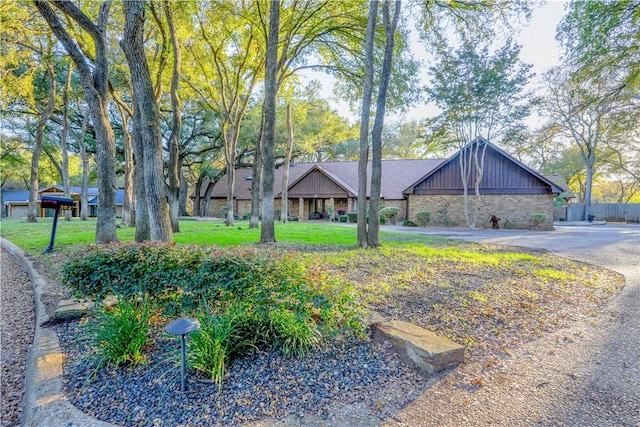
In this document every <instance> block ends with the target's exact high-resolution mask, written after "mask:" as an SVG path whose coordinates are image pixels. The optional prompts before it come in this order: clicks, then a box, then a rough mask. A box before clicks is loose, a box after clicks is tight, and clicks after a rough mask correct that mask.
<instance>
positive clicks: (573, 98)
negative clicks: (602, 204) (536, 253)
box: [540, 67, 638, 220]
mask: <svg viewBox="0 0 640 427" xmlns="http://www.w3.org/2000/svg"><path fill="white" fill-rule="evenodd" d="M544 84H545V87H546V89H547V95H546V96H545V97H544V98H543V99H542V101H541V104H540V109H541V114H542V115H543V116H544V117H546V118H547V119H548V120H549V121H550V122H551V123H553V124H554V125H555V126H557V127H558V129H559V132H560V133H561V134H562V135H563V136H564V137H565V138H567V139H569V140H570V141H572V143H574V144H575V146H576V147H577V148H578V149H579V150H580V156H581V158H582V161H583V163H584V166H585V168H586V176H585V183H584V204H585V208H584V218H583V219H585V220H586V219H587V218H588V216H589V215H590V211H591V193H592V187H593V178H594V172H595V168H596V166H597V157H598V154H599V153H600V151H601V149H602V144H603V142H604V141H607V140H612V139H613V138H614V137H615V136H614V135H615V131H614V129H615V125H614V124H615V123H616V122H617V121H618V120H617V119H618V118H620V117H621V116H622V115H623V114H627V113H629V112H636V111H637V110H638V105H637V104H638V102H637V100H636V99H635V98H634V97H633V95H632V94H633V93H632V92H631V91H630V90H629V89H630V88H629V87H627V88H625V89H621V90H612V87H613V86H615V85H616V84H617V83H616V82H615V81H610V80H609V79H608V78H607V76H597V77H594V78H586V76H585V75H584V74H572V73H571V72H570V70H567V69H566V68H562V67H556V68H553V69H551V70H549V71H548V72H546V73H545V75H544ZM636 114H637V113H636ZM610 125H613V126H612V128H613V129H607V128H608V127H610Z"/></svg>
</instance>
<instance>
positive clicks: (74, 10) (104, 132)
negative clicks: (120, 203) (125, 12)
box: [33, 1, 117, 243]
mask: <svg viewBox="0 0 640 427" xmlns="http://www.w3.org/2000/svg"><path fill="white" fill-rule="evenodd" d="M33 3H34V5H35V6H36V8H37V9H38V11H39V12H40V14H41V15H42V17H43V18H44V19H45V20H46V21H47V24H48V25H49V27H51V30H52V31H53V33H54V34H55V35H56V37H57V38H58V40H60V42H61V43H62V45H63V46H64V48H65V50H66V52H67V53H68V54H69V56H70V57H71V59H72V60H73V62H74V64H75V67H76V69H77V70H78V73H79V74H80V81H81V83H82V89H83V92H84V96H85V100H86V102H87V105H88V107H89V112H90V114H91V118H92V122H93V127H94V129H95V133H96V140H97V164H98V191H99V192H100V209H99V210H98V221H97V224H96V240H95V241H96V243H109V242H114V241H116V240H117V236H116V185H115V158H116V155H115V138H114V135H113V130H112V128H111V124H110V122H109V117H108V112H107V111H108V110H107V97H108V84H107V83H108V62H107V45H106V32H107V21H108V19H109V10H110V7H111V2H110V1H105V2H103V3H101V4H100V9H99V11H98V13H97V22H94V21H93V20H92V19H91V18H90V17H89V16H88V15H87V14H85V13H83V12H82V11H81V10H80V9H79V8H78V7H77V6H76V5H75V4H74V3H72V2H68V1H52V2H45V1H34V2H33ZM51 5H53V6H54V7H56V8H57V9H58V10H59V11H61V12H63V13H64V14H65V15H66V16H67V17H68V18H69V19H70V20H72V21H73V22H75V23H76V24H77V25H78V26H79V27H80V28H81V29H82V31H84V32H85V33H87V34H88V35H89V36H90V37H91V40H92V43H83V42H82V40H80V39H79V37H81V36H82V35H78V36H76V38H75V39H74V38H73V37H72V36H71V34H72V32H71V31H69V30H67V29H66V28H65V26H64V25H63V24H62V22H61V21H60V19H58V16H57V15H56V13H55V12H54V10H53V9H52V7H51ZM80 46H83V47H85V46H92V47H93V51H92V52H84V51H83V50H81V48H80Z"/></svg>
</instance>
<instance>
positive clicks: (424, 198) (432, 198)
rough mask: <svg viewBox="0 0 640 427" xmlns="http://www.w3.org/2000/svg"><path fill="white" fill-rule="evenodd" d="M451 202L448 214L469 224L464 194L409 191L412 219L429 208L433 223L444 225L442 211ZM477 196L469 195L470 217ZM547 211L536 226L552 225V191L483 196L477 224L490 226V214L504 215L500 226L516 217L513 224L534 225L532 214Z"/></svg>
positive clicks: (459, 224) (528, 227)
mask: <svg viewBox="0 0 640 427" xmlns="http://www.w3.org/2000/svg"><path fill="white" fill-rule="evenodd" d="M447 203H448V204H449V206H448V210H447V218H448V219H449V220H452V221H455V222H457V225H458V226H462V227H464V226H466V224H467V223H466V221H465V218H464V197H463V196H462V195H435V194H429V195H416V194H411V195H409V219H411V220H415V215H416V212H420V211H430V212H431V224H430V225H433V226H439V225H443V224H442V221H443V219H444V217H443V214H442V213H441V212H440V211H441V210H442V209H443V208H444V206H445V205H446V204H447ZM475 206H476V196H475V195H470V196H469V217H470V218H473V212H474V209H475ZM532 213H545V214H547V217H548V219H547V221H546V222H545V223H543V224H540V225H538V226H537V227H536V229H537V230H552V229H553V194H504V195H484V196H482V207H481V208H480V213H479V215H478V221H477V224H476V227H478V228H491V223H490V222H489V219H490V218H491V215H496V216H497V217H499V218H501V221H500V228H505V226H504V223H505V220H509V221H513V222H514V226H513V228H519V229H531V228H532V226H531V224H530V223H529V214H532Z"/></svg>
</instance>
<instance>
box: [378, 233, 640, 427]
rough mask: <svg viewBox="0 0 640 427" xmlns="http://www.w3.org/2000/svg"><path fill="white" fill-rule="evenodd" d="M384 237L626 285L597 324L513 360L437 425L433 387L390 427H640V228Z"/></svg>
mask: <svg viewBox="0 0 640 427" xmlns="http://www.w3.org/2000/svg"><path fill="white" fill-rule="evenodd" d="M383 229H384V230H388V231H403V232H411V233H421V234H429V235H440V236H446V237H450V238H456V239H462V240H467V241H474V242H480V243H492V244H501V245H512V246H519V247H526V248H534V249H542V250H546V251H549V252H551V253H554V254H556V255H559V256H562V257H566V258H570V259H573V260H577V261H583V262H587V263H590V264H596V265H599V266H602V267H606V268H609V269H612V270H615V271H617V272H619V273H621V274H623V275H624V276H625V277H626V286H625V288H624V290H623V291H622V292H621V294H620V295H619V296H618V297H617V298H616V299H615V300H613V301H612V302H611V303H610V304H609V305H608V306H607V307H606V308H605V310H604V312H603V313H602V314H601V315H600V317H599V318H597V319H592V320H590V321H588V322H578V324H576V325H575V326H572V327H571V328H569V330H564V331H560V332H559V333H558V334H557V335H555V336H549V337H545V338H543V339H541V340H540V342H535V343H533V344H532V345H529V346H527V347H526V348H524V349H522V350H521V351H519V352H518V353H517V354H514V357H513V358H511V359H510V360H509V361H508V362H507V363H506V365H505V369H508V370H509V376H508V377H509V380H507V381H504V382H499V381H495V383H490V384H489V385H488V386H487V387H485V389H484V390H481V391H480V392H478V393H476V394H475V395H473V396H472V397H471V399H469V400H468V401H467V400H466V401H465V403H464V404H459V405H457V406H458V407H455V406H456V404H455V403H453V404H452V406H454V407H453V408H443V406H440V407H439V408H438V409H439V410H441V411H442V412H441V413H440V414H439V418H438V419H437V422H436V421H434V420H435V418H434V417H433V416H432V415H430V414H429V413H428V412H430V411H432V408H433V404H434V403H435V404H437V402H438V400H439V398H438V393H442V392H443V390H439V389H438V387H434V388H432V389H430V390H428V391H427V392H426V393H425V394H424V395H423V396H421V398H419V399H418V400H416V401H415V402H413V403H412V404H411V405H409V407H407V408H405V409H404V410H403V411H401V413H400V414H398V416H397V418H396V420H394V421H391V422H389V423H388V424H389V425H488V424H491V425H563V426H564V425H570V426H591V425H593V426H633V427H640V225H638V224H608V225H593V226H557V227H556V230H555V231H550V232H538V231H519V230H465V229H408V228H407V227H394V226H387V227H384V228H383ZM560 337H568V338H567V339H566V340H565V339H564V338H562V339H560ZM558 343H560V344H558ZM549 346H555V347H557V349H556V348H555V347H554V350H553V352H551V351H548V348H549ZM469 402H472V403H471V404H469Z"/></svg>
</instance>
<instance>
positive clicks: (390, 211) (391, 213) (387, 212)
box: [380, 206, 400, 224]
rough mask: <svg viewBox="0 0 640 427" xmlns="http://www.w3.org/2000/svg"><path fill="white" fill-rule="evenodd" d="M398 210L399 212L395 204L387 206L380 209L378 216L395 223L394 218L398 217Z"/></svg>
mask: <svg viewBox="0 0 640 427" xmlns="http://www.w3.org/2000/svg"><path fill="white" fill-rule="evenodd" d="M399 212H400V208H397V207H395V206H387V207H386V208H382V209H380V216H381V217H382V218H384V219H385V220H386V221H389V222H390V223H392V224H395V223H396V218H397V217H398V213H399ZM382 224H384V223H382Z"/></svg>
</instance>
